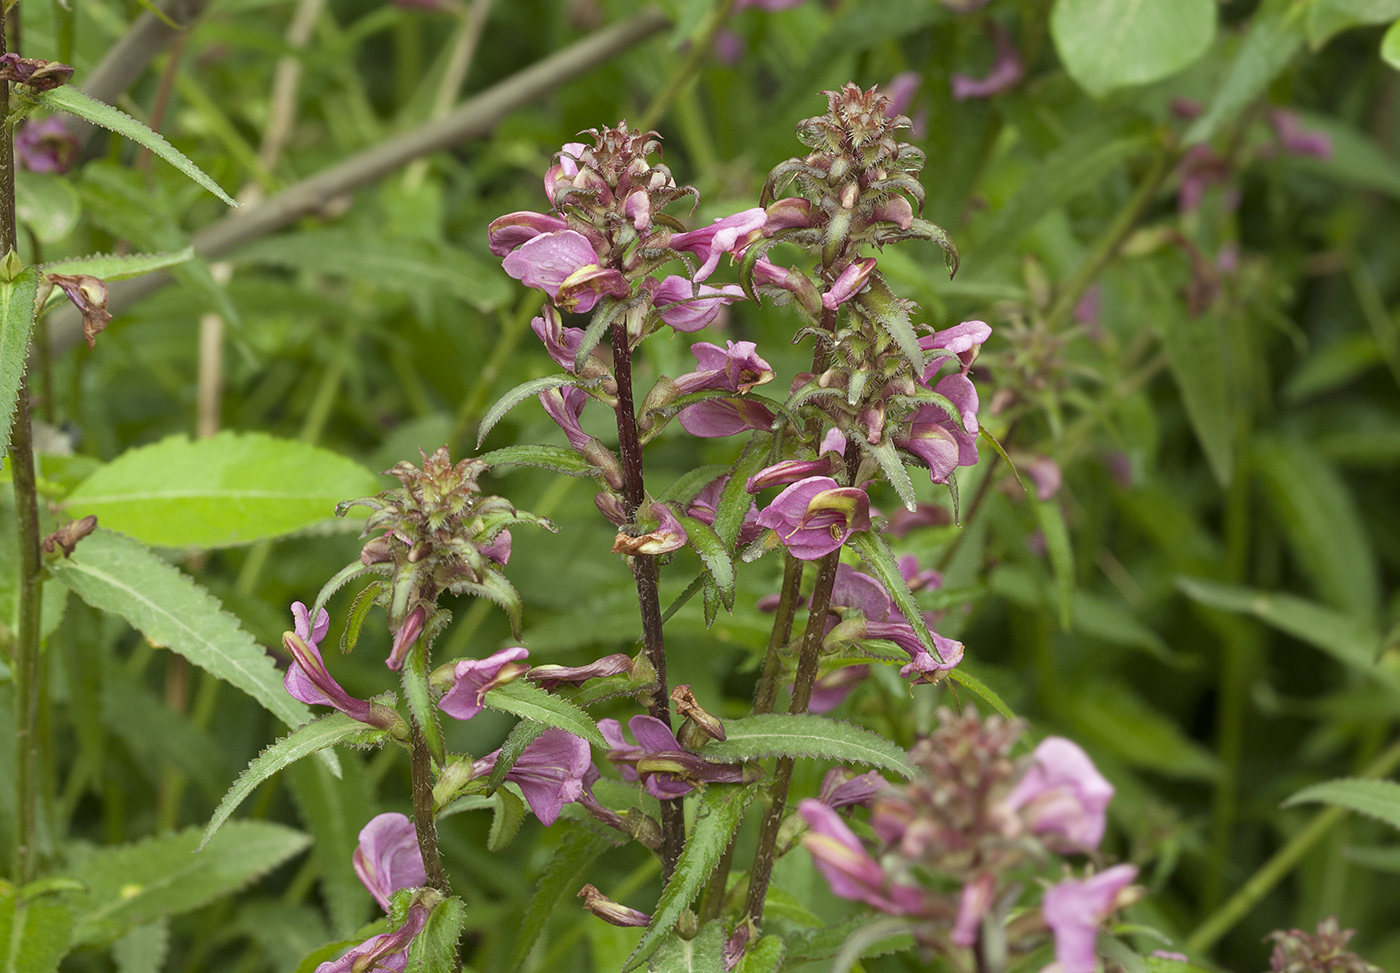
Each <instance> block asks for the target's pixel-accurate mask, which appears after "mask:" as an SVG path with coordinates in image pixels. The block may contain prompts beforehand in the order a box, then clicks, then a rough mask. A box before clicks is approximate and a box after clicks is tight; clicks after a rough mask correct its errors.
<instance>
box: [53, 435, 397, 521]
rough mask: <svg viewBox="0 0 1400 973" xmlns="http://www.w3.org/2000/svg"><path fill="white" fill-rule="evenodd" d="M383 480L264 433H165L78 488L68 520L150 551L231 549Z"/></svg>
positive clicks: (314, 515)
mask: <svg viewBox="0 0 1400 973" xmlns="http://www.w3.org/2000/svg"><path fill="white" fill-rule="evenodd" d="M378 490H379V481H378V479H377V478H376V477H375V476H374V474H373V473H371V472H370V471H369V470H367V469H365V468H364V467H362V466H360V465H359V464H358V463H356V462H354V461H353V460H349V459H346V458H345V457H343V456H340V455H339V454H337V453H332V452H330V451H329V450H325V449H320V448H318V447H316V446H310V445H308V444H306V443H301V442H296V441H294V440H290V439H275V438H273V437H272V436H268V435H265V434H263V433H237V432H221V433H219V434H218V435H217V436H213V437H211V438H208V439H195V440H190V439H188V438H186V437H185V436H179V435H177V436H168V437H166V438H165V439H162V440H161V441H160V442H158V443H154V444H152V445H150V446H141V447H138V448H136V449H131V450H127V451H126V452H125V453H123V454H122V455H120V456H118V457H117V458H116V459H115V460H113V461H112V462H110V463H108V464H107V465H106V466H103V467H100V468H99V469H98V470H97V471H96V472H95V473H93V474H92V475H91V476H89V477H88V478H87V479H86V480H84V481H83V482H82V483H80V484H79V485H78V488H77V489H76V490H74V491H73V492H72V493H71V494H70V495H69V498H68V516H70V517H83V516H86V515H88V514H96V515H97V518H98V521H99V522H100V523H101V524H102V526H103V527H107V528H110V529H112V530H119V531H121V532H122V533H125V534H130V535H131V536H133V537H135V538H137V539H138V540H141V541H144V542H145V543H147V544H150V545H152V546H154V547H205V548H210V547H227V546H229V545H233V544H248V543H251V542H253V541H256V540H262V539H264V538H268V537H278V536H280V535H283V534H288V533H291V532H292V531H296V530H301V529H303V528H306V527H310V526H311V525H313V524H316V523H319V522H320V521H323V520H327V519H329V518H330V517H331V516H332V514H333V513H334V511H335V505H336V504H337V503H338V502H339V501H341V500H343V499H345V498H346V497H358V496H364V495H367V494H372V493H376V492H378Z"/></svg>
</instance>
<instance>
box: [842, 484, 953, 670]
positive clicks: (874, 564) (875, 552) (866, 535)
mask: <svg viewBox="0 0 1400 973" xmlns="http://www.w3.org/2000/svg"><path fill="white" fill-rule="evenodd" d="M949 482H952V481H951V480H950V481H949ZM847 543H848V544H850V545H851V546H852V547H854V548H855V549H856V552H857V553H859V554H860V556H861V560H863V561H865V563H866V564H868V565H869V566H870V570H871V571H872V572H873V573H874V575H875V577H876V579H877V580H879V582H880V583H881V584H882V585H884V586H885V590H886V591H888V592H889V593H890V597H891V598H892V599H894V603H895V605H896V606H897V607H898V608H899V611H900V614H902V615H903V616H904V618H905V620H906V621H908V622H909V625H910V627H911V628H913V629H914V634H915V635H917V636H918V637H919V644H921V645H922V646H923V647H924V648H925V649H927V650H928V653H929V654H930V655H932V656H933V657H934V658H935V659H942V658H943V656H942V654H941V653H940V652H939V651H938V646H937V645H936V644H935V643H934V641H933V636H932V635H931V634H929V630H928V625H926V624H924V613H923V612H922V611H921V610H920V609H919V605H918V603H917V602H916V601H914V595H913V594H912V593H911V592H910V591H909V583H908V582H907V581H905V580H904V575H902V574H900V573H899V565H898V564H896V563H895V560H894V555H893V554H892V553H890V548H889V545H888V544H886V543H885V539H884V538H883V537H881V536H880V535H879V534H877V533H875V532H874V531H873V530H863V531H859V532H858V533H855V534H852V535H851V539H850V540H849V541H847Z"/></svg>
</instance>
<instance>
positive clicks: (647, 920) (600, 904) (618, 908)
mask: <svg viewBox="0 0 1400 973" xmlns="http://www.w3.org/2000/svg"><path fill="white" fill-rule="evenodd" d="M578 897H579V898H580V899H582V900H583V907H584V908H585V909H587V910H588V911H589V912H591V913H593V914H594V915H595V916H597V917H598V918H599V919H602V920H603V921H604V922H609V923H612V924H613V925H614V926H648V925H650V924H651V916H649V915H647V914H646V913H645V912H638V911H637V910H636V909H629V908H628V907H627V906H625V905H621V904H619V903H617V902H614V901H613V900H612V899H610V898H608V897H607V896H606V895H604V894H603V893H602V892H599V891H598V890H597V889H596V888H594V887H593V886H592V885H585V886H584V887H583V888H581V889H579V890H578Z"/></svg>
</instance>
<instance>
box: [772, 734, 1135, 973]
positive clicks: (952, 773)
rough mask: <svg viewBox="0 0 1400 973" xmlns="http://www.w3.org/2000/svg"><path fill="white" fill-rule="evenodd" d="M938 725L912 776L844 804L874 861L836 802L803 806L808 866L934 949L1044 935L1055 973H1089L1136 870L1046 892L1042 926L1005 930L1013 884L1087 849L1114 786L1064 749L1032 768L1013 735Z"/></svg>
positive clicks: (1051, 749) (1049, 745) (1053, 742)
mask: <svg viewBox="0 0 1400 973" xmlns="http://www.w3.org/2000/svg"><path fill="white" fill-rule="evenodd" d="M939 715H940V719H941V726H940V727H939V729H938V730H937V731H936V732H935V733H934V734H933V735H932V736H930V737H928V738H925V739H923V740H921V741H919V742H918V743H917V744H916V745H915V746H914V747H913V749H912V750H911V752H910V758H911V760H912V762H913V763H914V764H915V766H916V767H917V768H918V770H919V773H918V775H917V776H916V778H915V779H914V780H913V781H911V782H910V783H909V784H907V785H904V786H902V787H899V788H895V787H890V786H885V787H881V788H878V789H876V790H874V793H873V794H872V793H869V792H867V793H862V794H860V795H858V799H857V800H856V801H854V802H852V803H864V804H868V805H869V806H870V808H871V810H870V816H869V827H870V829H871V831H873V832H874V834H875V835H876V836H877V838H878V846H877V847H876V848H875V851H876V852H877V854H878V857H877V855H872V854H871V850H869V849H868V848H867V845H866V843H865V842H863V841H861V840H860V839H859V838H858V837H856V835H855V833H854V832H853V831H852V830H851V828H850V826H849V825H847V824H846V822H845V821H844V820H843V818H842V816H841V815H840V814H838V813H837V811H836V807H835V806H833V803H831V802H828V801H823V800H807V801H803V802H802V804H801V805H800V807H799V811H800V813H801V815H802V817H803V818H804V819H805V820H806V822H807V824H808V826H809V827H810V828H811V831H810V832H809V833H808V834H807V835H806V836H805V837H804V838H803V844H804V846H806V848H807V849H808V851H809V852H811V854H812V857H813V859H814V860H815V862H816V865H817V868H818V869H819V870H820V871H821V872H822V874H823V875H824V876H826V878H827V880H828V882H829V883H830V884H831V888H832V891H833V892H835V893H836V894H837V895H840V896H842V897H844V898H848V899H853V900H856V901H859V902H864V903H866V904H867V905H870V906H872V907H873V908H875V909H878V910H879V911H881V912H886V913H890V914H893V915H902V916H909V917H911V919H912V920H914V922H915V927H914V928H915V931H916V935H917V936H918V938H919V939H920V941H921V942H923V943H924V944H925V945H927V946H929V947H930V948H933V949H937V950H940V951H943V952H951V951H953V950H958V949H967V948H970V947H972V946H974V945H976V944H977V943H978V941H979V939H982V938H983V937H985V936H987V935H989V934H995V935H997V936H999V937H1002V938H1003V939H1004V940H1005V941H1006V945H1007V948H1009V949H1012V950H1016V951H1024V950H1028V949H1030V948H1034V946H1035V944H1036V941H1037V940H1038V939H1039V938H1041V937H1043V935H1044V933H1045V931H1047V930H1048V931H1049V932H1050V933H1052V934H1053V936H1054V939H1055V956H1056V960H1057V961H1058V963H1059V965H1060V968H1061V970H1062V973H1093V970H1094V968H1095V956H1096V948H1095V942H1096V937H1097V933H1098V929H1099V926H1100V924H1101V923H1102V922H1103V921H1104V920H1105V919H1106V918H1107V917H1108V916H1109V915H1111V914H1112V913H1113V912H1114V911H1115V910H1117V909H1119V908H1122V907H1124V906H1126V905H1128V904H1130V903H1131V902H1132V901H1135V897H1136V895H1137V893H1136V891H1135V890H1134V889H1132V888H1131V887H1130V886H1131V884H1132V882H1133V880H1134V879H1135V878H1136V876H1137V869H1136V868H1134V867H1133V866H1131V865H1118V866H1115V867H1112V868H1108V869H1105V870H1103V871H1100V872H1095V873H1092V874H1089V875H1087V876H1086V877H1084V878H1082V879H1080V878H1064V879H1062V880H1061V881H1059V882H1058V883H1057V884H1055V885H1053V886H1052V887H1050V888H1048V889H1047V890H1046V892H1045V894H1044V896H1043V898H1042V901H1041V907H1040V916H1039V921H1038V922H1034V923H1027V922H1025V921H1024V919H1022V920H1018V921H1017V922H1015V923H1013V924H1011V925H1007V922H1006V920H1007V912H1008V910H1010V909H1011V908H1012V906H1014V905H1015V900H1016V898H1017V895H1016V893H1015V890H1016V889H1017V888H1018V885H1017V882H1018V881H1019V880H1020V878H1021V877H1022V875H1023V874H1024V873H1026V872H1027V871H1029V873H1030V874H1031V875H1034V874H1036V873H1037V872H1039V871H1040V870H1041V869H1042V868H1043V863H1044V862H1045V861H1046V860H1047V858H1048V856H1049V855H1050V853H1058V854H1062V855H1071V854H1092V853H1094V852H1095V851H1096V849H1097V847H1098V844H1099V842H1100V840H1101V839H1102V837H1103V833H1104V825H1105V812H1106V809H1107V807H1108V803H1109V800H1110V799H1111V798H1112V796H1113V787H1112V785H1111V784H1109V783H1108V781H1106V780H1105V779H1104V778H1103V776H1102V775H1100V774H1099V772H1098V770H1097V769H1096V768H1095V767H1094V765H1093V763H1092V761H1090V760H1089V758H1088V756H1087V755H1086V754H1085V753H1084V751H1083V750H1081V749H1080V748H1079V747H1078V746H1077V745H1075V744H1074V743H1072V742H1071V741H1069V740H1066V739H1063V738H1060V737H1050V738H1047V739H1046V740H1044V741H1043V742H1042V743H1041V744H1040V745H1039V746H1038V747H1036V749H1035V751H1034V753H1033V754H1031V756H1030V757H1028V758H1023V759H1020V760H1014V759H1012V757H1011V751H1012V747H1013V746H1014V744H1015V743H1016V741H1017V740H1018V739H1019V738H1020V736H1021V733H1022V727H1021V725H1020V724H1019V723H1017V722H1007V721H1004V720H1002V719H1001V718H1000V717H996V716H993V717H989V718H987V719H986V720H982V719H979V718H978V717H977V716H976V715H975V714H971V713H969V714H967V715H962V716H958V715H955V714H953V713H952V712H950V711H948V710H944V711H942V712H941V713H940V714H939ZM825 790H826V788H824V791H825ZM927 875H934V876H939V877H940V879H941V880H942V881H948V880H951V881H952V882H953V883H955V885H956V886H957V887H958V889H959V891H958V892H957V893H956V894H954V893H949V892H942V891H939V890H938V889H939V886H938V885H937V884H934V885H932V886H931V885H930V884H929V882H928V881H927V879H926V878H925V877H924V876H927ZM1003 927H1005V928H1003ZM989 929H992V930H995V932H994V933H989V931H988V930H989Z"/></svg>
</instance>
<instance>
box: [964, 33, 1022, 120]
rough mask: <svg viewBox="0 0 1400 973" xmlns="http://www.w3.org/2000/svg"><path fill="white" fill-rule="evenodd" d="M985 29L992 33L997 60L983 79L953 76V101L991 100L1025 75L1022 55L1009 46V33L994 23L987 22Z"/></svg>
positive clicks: (1013, 46)
mask: <svg viewBox="0 0 1400 973" xmlns="http://www.w3.org/2000/svg"><path fill="white" fill-rule="evenodd" d="M988 29H989V30H990V31H991V33H992V41H993V43H995V44H996V49H997V54H996V60H995V61H994V62H993V63H992V69H991V71H989V72H988V73H987V76H986V77H984V78H974V77H972V76H971V75H966V74H955V75H953V97H954V98H955V99H957V100H958V101H966V100H967V99H968V98H990V97H991V96H992V95H995V94H1000V93H1001V92H1003V91H1005V90H1006V89H1008V88H1012V87H1014V86H1015V85H1016V83H1017V82H1019V81H1020V80H1021V76H1022V75H1023V74H1025V73H1026V66H1025V65H1024V64H1023V63H1022V62H1021V55H1020V53H1018V52H1017V50H1016V45H1014V44H1013V43H1011V32H1010V31H1008V30H1007V29H1006V28H1005V27H1003V26H1002V25H1001V24H999V23H997V22H996V21H995V20H993V21H989V22H988Z"/></svg>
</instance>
